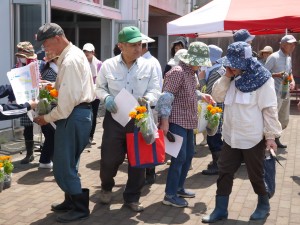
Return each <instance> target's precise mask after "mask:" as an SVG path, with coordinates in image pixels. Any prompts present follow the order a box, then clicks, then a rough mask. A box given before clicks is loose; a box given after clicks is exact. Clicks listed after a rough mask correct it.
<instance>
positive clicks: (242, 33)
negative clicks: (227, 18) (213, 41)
mask: <svg viewBox="0 0 300 225" xmlns="http://www.w3.org/2000/svg"><path fill="white" fill-rule="evenodd" d="M254 38H255V35H251V34H250V33H249V31H248V30H246V29H241V30H238V31H236V32H235V33H234V34H233V40H234V42H237V41H244V42H248V41H252V40H253V39H254Z"/></svg>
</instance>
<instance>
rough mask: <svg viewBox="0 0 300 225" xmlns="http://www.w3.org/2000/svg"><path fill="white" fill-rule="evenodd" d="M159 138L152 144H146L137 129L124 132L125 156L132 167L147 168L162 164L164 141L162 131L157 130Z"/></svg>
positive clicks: (163, 159)
mask: <svg viewBox="0 0 300 225" xmlns="http://www.w3.org/2000/svg"><path fill="white" fill-rule="evenodd" d="M158 134H159V138H156V139H155V142H154V143H153V144H150V145H148V144H146V142H145V141H144V138H143V137H142V134H141V133H140V132H139V131H138V129H134V133H128V134H126V142H127V157H128V160H129V164H130V165H131V166H132V167H138V168H147V167H151V166H156V165H160V164H164V162H165V142H164V133H163V131H162V130H158Z"/></svg>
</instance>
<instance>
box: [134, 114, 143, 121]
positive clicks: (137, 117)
mask: <svg viewBox="0 0 300 225" xmlns="http://www.w3.org/2000/svg"><path fill="white" fill-rule="evenodd" d="M143 118H144V114H142V113H141V114H137V115H136V117H135V119H137V120H140V119H143Z"/></svg>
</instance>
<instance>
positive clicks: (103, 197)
mask: <svg viewBox="0 0 300 225" xmlns="http://www.w3.org/2000/svg"><path fill="white" fill-rule="evenodd" d="M99 198H100V202H101V203H102V204H109V203H110V202H111V198H112V192H111V191H105V190H101V191H100V195H99Z"/></svg>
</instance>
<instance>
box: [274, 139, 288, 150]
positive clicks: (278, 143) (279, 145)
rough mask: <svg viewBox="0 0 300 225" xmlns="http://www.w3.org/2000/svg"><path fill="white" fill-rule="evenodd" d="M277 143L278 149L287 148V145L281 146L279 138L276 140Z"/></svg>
mask: <svg viewBox="0 0 300 225" xmlns="http://www.w3.org/2000/svg"><path fill="white" fill-rule="evenodd" d="M275 142H276V145H277V147H278V148H287V145H284V144H281V142H280V140H279V138H275Z"/></svg>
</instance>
